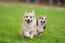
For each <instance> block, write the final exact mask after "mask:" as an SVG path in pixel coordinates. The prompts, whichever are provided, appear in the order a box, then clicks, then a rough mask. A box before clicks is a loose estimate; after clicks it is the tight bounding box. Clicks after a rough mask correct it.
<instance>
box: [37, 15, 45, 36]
mask: <svg viewBox="0 0 65 43" xmlns="http://www.w3.org/2000/svg"><path fill="white" fill-rule="evenodd" d="M45 28H46V16H40V17H39V19H38V20H37V32H38V34H39V36H42V35H43V32H44V30H45Z"/></svg>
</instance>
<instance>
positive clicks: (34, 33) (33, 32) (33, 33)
mask: <svg viewBox="0 0 65 43" xmlns="http://www.w3.org/2000/svg"><path fill="white" fill-rule="evenodd" d="M36 33H37V31H36V30H33V31H32V32H31V36H30V38H31V39H32V38H33V36H34V35H36Z"/></svg>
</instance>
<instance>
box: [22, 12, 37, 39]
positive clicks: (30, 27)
mask: <svg viewBox="0 0 65 43" xmlns="http://www.w3.org/2000/svg"><path fill="white" fill-rule="evenodd" d="M36 34H37V28H36V18H35V13H34V11H32V12H30V13H27V12H25V14H24V18H23V24H22V36H23V37H24V36H26V37H30V38H31V39H32V38H33V37H34V36H35V35H36Z"/></svg>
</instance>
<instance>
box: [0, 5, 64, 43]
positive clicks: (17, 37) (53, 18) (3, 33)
mask: <svg viewBox="0 0 65 43" xmlns="http://www.w3.org/2000/svg"><path fill="white" fill-rule="evenodd" d="M32 10H34V11H35V16H36V18H38V17H39V16H40V14H41V15H42V16H47V27H46V30H45V32H44V34H43V37H39V36H37V37H34V38H33V39H30V38H22V36H21V34H20V31H21V24H22V22H23V16H24V12H25V11H27V12H30V11H32ZM0 43H65V9H64V8H58V7H44V6H23V5H21V6H20V5H19V6H18V5H15V6H14V5H6V6H4V5H1V6H0Z"/></svg>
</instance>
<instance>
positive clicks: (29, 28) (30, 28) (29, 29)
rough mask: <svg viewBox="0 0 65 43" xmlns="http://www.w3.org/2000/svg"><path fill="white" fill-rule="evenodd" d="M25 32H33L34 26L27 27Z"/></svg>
mask: <svg viewBox="0 0 65 43" xmlns="http://www.w3.org/2000/svg"><path fill="white" fill-rule="evenodd" d="M26 30H27V31H29V32H30V31H33V30H34V25H33V24H30V25H27V26H26Z"/></svg>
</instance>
